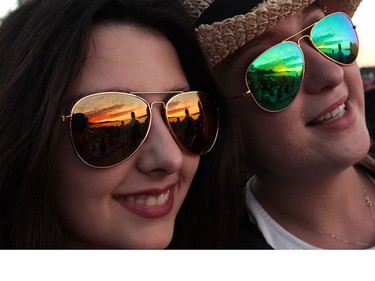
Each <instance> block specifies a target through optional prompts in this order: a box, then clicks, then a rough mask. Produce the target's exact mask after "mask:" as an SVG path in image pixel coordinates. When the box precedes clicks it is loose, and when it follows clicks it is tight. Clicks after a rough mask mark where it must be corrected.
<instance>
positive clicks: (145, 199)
mask: <svg viewBox="0 0 375 281" xmlns="http://www.w3.org/2000/svg"><path fill="white" fill-rule="evenodd" d="M169 195H170V190H169V189H168V190H167V191H166V192H164V193H163V194H160V195H159V196H152V195H150V196H148V195H141V196H126V197H122V196H118V195H116V196H114V198H115V199H117V200H125V201H127V202H131V203H134V204H137V205H146V206H160V205H163V204H165V202H167V200H168V199H169Z"/></svg>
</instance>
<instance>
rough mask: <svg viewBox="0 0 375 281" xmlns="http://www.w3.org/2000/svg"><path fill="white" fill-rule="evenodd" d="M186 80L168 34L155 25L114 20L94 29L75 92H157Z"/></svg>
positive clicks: (182, 84) (74, 88)
mask: <svg viewBox="0 0 375 281" xmlns="http://www.w3.org/2000/svg"><path fill="white" fill-rule="evenodd" d="M186 84H187V81H186V78H185V75H184V72H183V69H182V66H181V63H180V61H179V58H178V55H177V53H176V50H175V48H174V46H173V45H172V44H171V43H170V41H169V40H168V39H167V38H165V37H164V36H163V35H161V34H160V33H158V32H157V31H155V30H153V29H149V28H144V27H139V26H133V25H125V24H117V25H116V24H111V25H98V26H96V27H95V28H94V29H93V30H92V34H91V40H90V41H89V46H88V50H87V56H86V61H85V63H84V65H83V68H82V70H81V73H80V74H79V76H78V77H77V79H76V80H75V81H74V83H73V87H72V88H73V91H72V92H74V93H75V94H80V95H85V94H90V93H94V92H105V91H114V90H117V91H124V92H130V91H134V92H139V91H141V92H157V91H170V89H173V88H183V87H186Z"/></svg>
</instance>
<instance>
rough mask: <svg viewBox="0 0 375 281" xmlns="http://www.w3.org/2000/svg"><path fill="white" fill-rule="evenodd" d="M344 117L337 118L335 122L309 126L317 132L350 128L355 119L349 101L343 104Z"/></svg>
mask: <svg viewBox="0 0 375 281" xmlns="http://www.w3.org/2000/svg"><path fill="white" fill-rule="evenodd" d="M345 111H346V112H345V115H344V116H342V117H341V118H338V119H336V120H333V121H331V122H325V123H320V124H317V125H314V126H311V127H312V128H316V129H319V130H328V131H343V130H346V129H348V128H350V127H351V126H353V124H354V123H355V122H356V120H357V117H356V115H355V114H354V111H353V107H352V105H351V103H350V102H349V101H347V102H346V103H345Z"/></svg>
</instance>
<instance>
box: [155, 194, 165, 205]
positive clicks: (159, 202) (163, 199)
mask: <svg viewBox="0 0 375 281" xmlns="http://www.w3.org/2000/svg"><path fill="white" fill-rule="evenodd" d="M164 202H165V196H164V194H161V195H160V196H159V198H158V200H157V201H156V205H162V204H164Z"/></svg>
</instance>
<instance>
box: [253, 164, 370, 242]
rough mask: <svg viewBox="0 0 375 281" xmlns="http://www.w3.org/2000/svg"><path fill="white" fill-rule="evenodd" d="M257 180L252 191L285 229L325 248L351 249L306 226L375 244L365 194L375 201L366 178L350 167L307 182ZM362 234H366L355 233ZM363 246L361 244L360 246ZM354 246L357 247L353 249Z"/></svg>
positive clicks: (305, 180) (260, 178) (304, 180)
mask: <svg viewBox="0 0 375 281" xmlns="http://www.w3.org/2000/svg"><path fill="white" fill-rule="evenodd" d="M270 178H271V177H270V176H268V177H258V176H257V177H256V178H255V181H254V182H253V185H252V190H253V192H254V195H255V197H256V198H257V200H258V202H259V203H260V204H261V205H262V207H263V208H264V209H265V210H266V211H267V213H268V214H269V215H270V216H271V217H273V219H274V220H276V221H277V222H278V223H279V224H280V225H281V226H283V227H284V228H285V229H286V230H288V231H289V232H291V233H292V234H294V235H295V236H297V237H299V238H300V239H302V240H304V241H306V242H308V243H310V244H313V245H316V246H318V247H319V246H320V247H323V248H350V246H351V245H348V244H344V243H340V242H339V241H337V240H336V241H335V240H333V239H332V238H329V237H326V236H327V235H326V236H324V235H319V233H317V232H316V231H315V232H314V231H311V230H308V229H307V228H306V227H302V226H303V225H304V226H312V228H314V229H318V230H323V231H324V232H329V233H335V234H336V235H337V236H343V237H348V239H347V240H350V239H351V238H353V239H352V240H355V241H357V240H358V241H370V243H375V221H374V218H373V215H372V213H371V211H373V210H372V209H371V208H373V207H371V208H369V207H368V206H367V205H366V201H365V195H364V192H366V193H367V195H368V197H369V198H370V199H372V198H375V188H374V186H373V184H372V182H371V181H370V180H369V179H368V177H367V175H365V174H363V173H362V172H361V171H359V170H357V169H355V168H354V167H350V168H349V169H346V170H344V171H341V172H340V173H336V174H332V175H325V176H320V177H317V176H316V175H315V177H309V178H304V179H294V180H291V179H290V178H289V179H277V180H275V179H270ZM359 231H360V232H361V233H363V235H358V234H354V233H353V232H356V233H358V232H359ZM357 246H358V247H360V246H359V245H357ZM353 247H354V246H353Z"/></svg>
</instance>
